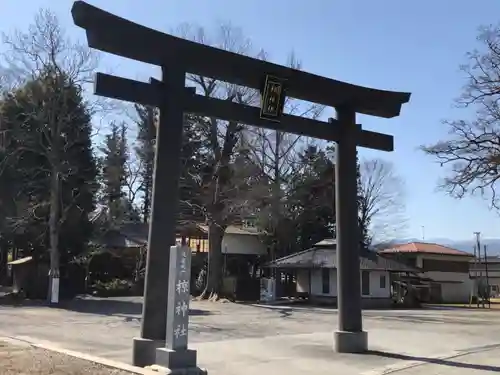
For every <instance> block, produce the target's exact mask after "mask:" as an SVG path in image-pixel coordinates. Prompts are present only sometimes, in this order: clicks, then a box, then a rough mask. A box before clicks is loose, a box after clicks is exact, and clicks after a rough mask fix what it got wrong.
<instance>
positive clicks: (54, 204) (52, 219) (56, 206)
mask: <svg viewBox="0 0 500 375" xmlns="http://www.w3.org/2000/svg"><path fill="white" fill-rule="evenodd" d="M60 209H61V207H60V182H59V172H58V170H57V168H55V167H53V168H52V175H51V179H50V215H49V240H50V270H49V291H48V294H47V297H48V302H49V303H55V304H57V303H59V212H60Z"/></svg>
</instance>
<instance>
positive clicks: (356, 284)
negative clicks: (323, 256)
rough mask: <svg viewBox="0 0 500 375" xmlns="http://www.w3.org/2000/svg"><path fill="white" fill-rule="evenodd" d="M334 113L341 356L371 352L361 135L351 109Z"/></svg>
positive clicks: (337, 335)
mask: <svg viewBox="0 0 500 375" xmlns="http://www.w3.org/2000/svg"><path fill="white" fill-rule="evenodd" d="M335 110H336V112H337V121H338V124H339V126H340V137H339V141H338V142H337V147H336V157H335V159H336V160H335V207H336V223H337V306H338V329H337V331H336V332H335V333H334V336H335V337H334V349H335V351H337V352H340V353H362V352H365V351H367V350H368V335H367V333H366V332H364V331H363V320H362V312H361V282H360V265H359V255H360V241H359V239H360V238H359V236H360V232H359V229H358V189H357V163H356V146H357V141H358V134H359V133H360V132H359V129H358V128H359V126H357V125H356V112H355V111H354V110H353V109H352V108H349V107H337V108H335Z"/></svg>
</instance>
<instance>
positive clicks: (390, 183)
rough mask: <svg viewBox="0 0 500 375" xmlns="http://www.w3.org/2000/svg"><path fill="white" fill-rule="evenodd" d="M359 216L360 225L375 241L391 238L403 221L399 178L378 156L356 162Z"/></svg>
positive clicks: (404, 218) (390, 165)
mask: <svg viewBox="0 0 500 375" xmlns="http://www.w3.org/2000/svg"><path fill="white" fill-rule="evenodd" d="M359 190H360V199H359V217H360V224H361V227H362V228H366V227H368V230H369V232H370V237H371V238H372V239H376V240H377V241H378V242H380V241H387V240H390V239H393V238H394V236H395V235H396V234H401V231H402V230H404V229H405V226H406V224H407V221H406V217H405V200H404V199H405V198H404V183H403V180H402V179H401V178H400V177H399V176H397V175H396V173H395V170H394V166H393V165H392V164H391V163H389V162H387V161H384V160H382V159H372V160H363V161H362V162H361V163H360V186H359Z"/></svg>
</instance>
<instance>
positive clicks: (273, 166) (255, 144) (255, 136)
mask: <svg viewBox="0 0 500 375" xmlns="http://www.w3.org/2000/svg"><path fill="white" fill-rule="evenodd" d="M287 66H289V67H290V68H292V69H298V70H300V69H301V68H302V63H301V62H300V61H299V60H298V59H297V57H296V55H295V54H294V53H293V52H292V53H291V54H290V55H289V57H288V61H287ZM323 110H324V106H323V105H319V104H314V103H307V102H304V101H300V100H297V99H293V98H290V97H287V98H286V99H285V107H284V112H285V113H288V114H293V115H297V116H301V117H308V118H313V119H317V118H318V117H319V116H321V114H322V112H323ZM243 140H244V142H245V143H246V145H247V146H248V149H249V151H250V156H251V159H252V161H253V162H254V163H256V164H257V165H258V166H259V169H260V171H261V172H262V173H263V174H264V176H265V177H266V179H267V181H269V183H270V184H271V189H270V190H269V196H268V197H267V198H268V199H267V201H268V202H269V203H270V204H269V207H268V210H264V215H265V216H266V220H265V222H266V225H265V226H266V227H267V229H268V230H270V231H271V232H273V234H274V236H275V237H279V235H278V233H277V232H278V227H279V223H280V222H281V221H282V220H281V218H282V217H283V212H282V208H283V204H282V200H283V197H284V189H285V187H286V186H287V183H288V182H289V179H290V176H291V175H293V173H294V172H295V170H296V169H297V163H298V159H299V153H300V152H301V151H302V150H303V147H304V145H305V144H308V143H311V140H309V139H306V137H302V136H298V135H295V134H291V133H286V132H282V131H276V130H270V129H265V128H254V127H249V128H248V129H246V132H245V136H244V138H243ZM285 235H286V234H285ZM277 246H279V243H278V242H276V241H275V242H274V245H273V246H271V254H270V256H271V259H274V258H275V254H276V247H277Z"/></svg>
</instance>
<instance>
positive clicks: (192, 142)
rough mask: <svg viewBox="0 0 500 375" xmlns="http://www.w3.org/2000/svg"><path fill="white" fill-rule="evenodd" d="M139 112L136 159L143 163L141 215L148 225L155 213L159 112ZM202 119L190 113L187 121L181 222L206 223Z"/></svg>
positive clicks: (148, 109)
mask: <svg viewBox="0 0 500 375" xmlns="http://www.w3.org/2000/svg"><path fill="white" fill-rule="evenodd" d="M135 108H136V111H137V117H138V120H137V122H136V123H137V126H138V134H137V143H138V146H137V147H136V149H135V152H136V156H137V158H138V159H139V161H140V166H141V168H140V171H139V173H140V189H139V190H140V191H141V196H142V209H141V214H142V217H143V220H144V221H145V222H147V221H148V219H149V216H150V214H151V195H152V191H153V170H154V157H155V141H156V122H157V121H158V114H157V110H156V109H155V108H153V107H149V106H141V105H136V106H135ZM197 120H198V118H197V117H196V116H193V115H189V114H187V115H186V116H185V118H184V130H183V142H182V150H181V164H182V166H181V176H180V181H179V189H180V192H179V203H180V204H179V221H180V222H181V223H186V222H200V221H203V219H204V216H203V212H202V211H203V206H202V202H201V201H200V186H199V178H201V177H200V176H201V174H202V173H203V171H202V170H203V166H205V165H206V160H205V159H206V155H205V152H204V147H205V144H204V139H203V138H202V134H201V130H200V125H199V123H198V122H197Z"/></svg>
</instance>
